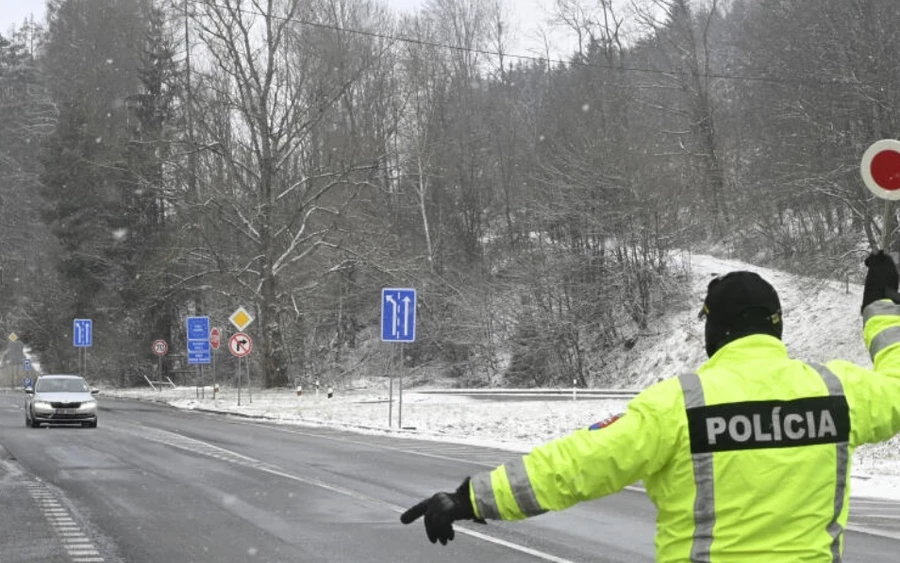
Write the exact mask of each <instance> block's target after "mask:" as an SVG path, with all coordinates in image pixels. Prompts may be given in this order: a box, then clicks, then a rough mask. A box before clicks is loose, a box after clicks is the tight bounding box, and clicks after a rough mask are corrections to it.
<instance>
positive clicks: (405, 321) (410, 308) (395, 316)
mask: <svg viewBox="0 0 900 563" xmlns="http://www.w3.org/2000/svg"><path fill="white" fill-rule="evenodd" d="M381 340H382V342H399V343H400V365H399V367H398V369H397V371H398V376H399V377H398V382H397V401H398V403H397V426H398V427H399V428H403V343H404V342H415V340H416V290H415V289H410V288H388V287H386V288H383V289H382V290H381ZM389 384H390V387H391V397H390V400H389V401H388V404H389V406H388V426H391V419H392V415H391V410H392V407H393V404H394V398H393V389H394V384H393V377H391V380H390V383H389Z"/></svg>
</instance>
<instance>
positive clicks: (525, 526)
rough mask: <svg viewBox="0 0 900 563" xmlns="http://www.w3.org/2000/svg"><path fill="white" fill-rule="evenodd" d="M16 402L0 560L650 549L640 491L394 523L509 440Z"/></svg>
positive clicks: (602, 561)
mask: <svg viewBox="0 0 900 563" xmlns="http://www.w3.org/2000/svg"><path fill="white" fill-rule="evenodd" d="M22 402H23V398H22V395H21V394H19V393H9V394H0V561H3V562H4V563H18V562H38V561H39V562H69V561H71V562H73V563H105V562H119V561H122V562H128V563H144V562H147V563H150V562H191V561H196V562H216V563H219V562H223V563H224V562H244V561H247V562H263V561H265V562H300V561H302V562H319V561H322V562H324V561H328V562H336V563H351V562H353V563H357V562H361V561H366V562H421V561H429V562H451V561H453V562H459V561H469V562H477V561H491V562H501V563H503V562H513V561H516V562H521V561H553V562H557V563H564V562H570V561H571V562H597V563H607V562H632V561H633V562H650V561H652V560H653V525H654V524H653V523H654V511H653V507H652V505H651V504H650V503H649V501H648V500H647V499H646V497H645V496H644V495H643V494H642V493H640V492H634V491H625V492H623V493H620V494H618V495H614V496H612V497H608V498H605V499H601V500H599V501H596V502H593V503H590V504H588V505H582V506H579V507H575V508H573V509H571V510H569V511H566V512H563V513H557V514H548V515H543V516H540V517H538V518H535V519H532V520H529V521H527V522H520V523H493V522H492V523H490V524H488V525H486V526H483V525H476V524H470V525H467V526H461V527H458V534H457V539H456V541H454V542H452V543H451V544H450V545H449V546H447V547H442V546H434V545H432V544H430V543H428V541H427V540H426V539H425V536H424V533H423V530H422V526H421V524H420V523H418V522H417V523H416V524H414V525H411V526H403V525H401V524H400V523H399V520H398V516H399V514H400V512H402V510H404V509H405V508H406V507H408V506H409V505H411V504H412V503H414V502H416V501H418V500H419V499H420V498H421V497H422V496H423V495H425V494H429V493H431V492H433V491H435V490H438V489H452V488H455V486H456V485H457V484H458V482H459V481H460V480H461V479H462V478H463V477H465V476H466V475H469V474H471V473H473V472H475V471H479V470H481V469H483V468H486V467H491V466H493V465H496V464H497V463H501V462H502V461H504V460H506V459H508V458H509V457H510V454H509V453H508V452H502V451H497V450H490V449H484V448H477V447H472V446H461V445H454V444H448V443H437V442H429V441H419V440H412V439H403V438H395V437H388V436H371V435H359V434H353V433H349V432H342V431H336V430H330V429H318V428H303V427H296V426H286V425H285V426H281V425H276V424H270V423H261V422H255V421H249V420H241V419H236V418H231V417H222V416H218V415H209V414H202V413H195V412H182V411H178V410H175V409H171V408H167V407H164V406H160V405H154V404H149V403H139V402H131V401H111V400H104V399H102V398H101V412H100V425H99V428H97V429H81V428H50V429H47V428H42V429H30V428H26V427H25V423H24V413H23V411H22ZM893 508H894V507H893V506H891V507H889V508H885V506H883V505H880V504H879V505H877V506H876V507H875V508H873V511H876V512H877V514H878V515H879V517H882V516H884V515H885V514H889V513H890V510H893ZM887 522H888V523H889V525H888V528H885V529H886V530H888V531H887V532H886V533H892V532H890V531H889V527H890V525H893V524H890V523H891V522H892V519H891V518H887ZM898 537H900V535H898ZM846 546H847V547H846V550H845V556H846V557H845V561H850V562H860V563H862V562H873V561H896V552H897V550H898V548H900V542H898V541H896V540H893V539H888V538H884V537H878V536H872V535H868V534H859V533H853V532H849V533H848V534H847V537H846Z"/></svg>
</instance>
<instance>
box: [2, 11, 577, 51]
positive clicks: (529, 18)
mask: <svg viewBox="0 0 900 563" xmlns="http://www.w3.org/2000/svg"><path fill="white" fill-rule="evenodd" d="M382 2H383V3H384V4H387V5H388V6H390V7H391V8H393V9H394V10H396V11H398V12H400V11H405V12H414V11H416V10H418V9H420V8H421V7H422V6H424V5H425V4H426V2H427V0H382ZM505 5H506V7H507V10H508V13H509V14H510V15H511V16H512V18H511V19H512V20H513V24H514V26H516V28H517V29H514V31H513V32H514V34H515V36H516V37H517V43H516V47H515V51H516V52H520V53H527V54H531V53H534V52H542V51H543V47H542V46H541V40H540V39H539V37H540V35H539V30H540V29H545V30H547V31H548V32H549V31H550V30H549V28H548V25H547V20H548V18H549V17H550V16H549V10H550V9H551V8H552V6H553V0H516V1H515V2H511V1H509V0H507V1H506V3H505ZM512 6H515V8H512ZM45 12H46V10H45V0H4V1H3V2H0V33H2V34H4V35H6V34H7V32H8V31H9V30H10V28H11V27H12V26H13V25H17V24H20V23H21V22H22V21H23V20H24V19H25V18H27V17H28V16H29V15H34V18H35V19H36V20H38V21H41V20H43V19H44V15H45ZM550 35H551V37H552V40H551V41H552V46H553V47H554V49H553V50H554V52H555V53H556V55H555V56H564V55H563V54H564V53H567V52H571V50H572V49H571V46H572V45H574V43H572V42H571V41H570V40H569V38H568V37H567V36H568V34H567V33H565V32H563V31H561V30H554V31H553V33H552V34H550ZM564 47H565V48H564Z"/></svg>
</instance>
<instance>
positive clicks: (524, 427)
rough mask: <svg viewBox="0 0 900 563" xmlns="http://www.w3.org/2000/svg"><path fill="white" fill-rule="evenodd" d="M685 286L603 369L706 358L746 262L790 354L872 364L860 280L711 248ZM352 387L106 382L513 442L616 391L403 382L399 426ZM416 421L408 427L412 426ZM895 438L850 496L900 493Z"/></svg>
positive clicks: (245, 408) (582, 412)
mask: <svg viewBox="0 0 900 563" xmlns="http://www.w3.org/2000/svg"><path fill="white" fill-rule="evenodd" d="M689 266H690V270H691V272H692V281H693V295H692V298H691V302H690V303H688V304H686V305H687V307H686V309H685V311H684V312H683V313H679V314H676V315H671V316H667V317H664V318H661V319H658V320H657V321H656V322H655V323H654V325H655V332H654V334H651V335H648V336H645V337H642V338H641V339H640V340H639V341H638V343H637V345H636V346H634V348H632V349H631V350H630V351H629V352H627V354H624V355H623V356H621V357H619V358H615V359H613V360H611V361H610V364H609V366H608V369H619V370H621V374H622V378H621V380H622V381H623V384H624V385H625V386H626V387H628V388H637V389H640V388H643V387H646V386H647V385H650V384H652V383H653V382H654V381H657V380H659V379H661V378H666V377H671V376H673V375H677V374H678V373H681V372H682V371H686V370H693V369H695V368H696V367H697V366H698V365H700V363H702V362H703V361H704V360H705V359H706V356H705V353H704V350H703V325H702V323H701V322H699V321H697V320H696V314H697V311H698V310H699V308H700V304H701V303H702V300H703V296H704V295H705V293H706V285H707V283H708V281H709V279H710V278H711V277H712V276H713V275H715V274H721V273H725V272H729V271H732V270H751V271H755V272H757V273H759V274H760V275H761V276H763V277H764V278H765V279H767V280H768V281H769V282H770V283H772V285H773V286H775V289H776V290H777V291H778V293H779V295H780V297H781V304H782V308H783V310H784V323H785V331H784V340H785V343H786V344H787V347H788V350H789V351H790V352H791V354H792V355H793V356H794V357H797V358H801V359H804V360H807V361H817V362H825V361H828V360H830V359H844V360H849V361H852V362H855V363H857V364H860V365H863V366H867V367H871V361H870V359H869V357H868V353H867V352H866V350H865V347H864V345H863V343H862V334H861V333H862V319H861V317H860V313H859V307H860V301H861V298H862V287H861V286H859V285H856V284H849V285H847V284H845V283H839V282H826V281H822V280H818V279H812V278H804V277H800V276H794V275H790V274H785V273H784V272H779V271H775V270H770V269H766V268H759V267H756V266H751V265H748V264H745V263H742V262H738V261H733V260H721V259H717V258H713V257H710V256H701V255H693V256H691V257H690V264H689ZM354 387H355V388H354V389H352V390H342V389H337V390H335V394H334V397H333V398H331V399H329V398H327V397H326V389H324V388H323V389H320V391H319V394H316V393H315V392H314V391H313V390H310V389H304V390H303V395H302V396H297V394H296V392H295V390H293V389H290V390H267V391H261V390H258V389H254V390H253V394H252V401H251V397H250V396H249V394H248V393H247V390H246V389H244V390H243V392H242V393H241V405H238V404H237V403H238V396H237V390H236V389H233V388H223V389H222V390H221V392H220V393H218V394H217V397H216V398H215V400H214V399H213V394H212V391H211V389H210V388H206V389H203V390H202V394H201V392H200V390H199V389H197V388H194V387H190V388H184V387H182V388H176V389H161V390H159V391H153V390H151V389H149V388H138V389H118V390H105V391H104V392H105V393H106V394H109V395H114V396H120V397H131V398H141V399H151V400H159V401H164V402H167V403H169V404H172V405H174V406H176V407H179V408H185V409H211V410H218V411H223V412H230V413H235V414H241V415H246V416H258V417H264V418H267V419H271V420H273V421H278V422H280V423H284V424H305V425H327V426H338V427H351V428H354V429H356V430H358V431H360V432H373V433H386V432H392V433H396V434H397V435H398V436H408V437H414V438H419V439H433V440H442V441H454V442H464V443H470V444H480V445H487V446H493V447H501V448H506V449H509V450H512V451H527V450H528V449H529V448H531V447H533V446H535V445H537V444H540V443H541V442H544V441H546V440H549V439H552V438H555V437H559V436H562V435H565V434H567V433H568V432H570V431H572V430H574V429H576V428H581V427H585V426H588V425H590V424H592V423H593V422H596V421H598V420H601V419H603V418H606V417H607V416H609V415H611V414H615V413H618V412H622V411H623V410H624V408H625V404H626V403H625V401H622V400H583V399H578V400H574V401H573V400H553V401H488V400H480V399H469V398H465V397H458V396H436V395H429V394H425V393H421V392H417V391H421V390H413V391H404V393H403V403H402V426H403V427H404V428H409V429H406V430H404V429H399V428H397V424H398V414H399V413H398V411H399V410H400V405H399V403H398V401H397V395H396V389H395V391H394V397H393V398H394V402H393V407H392V408H391V409H390V411H391V414H392V415H393V418H392V421H391V422H392V424H391V426H389V419H388V416H389V405H390V403H389V401H388V397H389V391H388V388H387V383H386V382H385V381H383V380H378V381H374V382H373V381H362V380H360V381H356V382H354ZM413 428H414V429H413ZM898 450H900V439H897V438H895V439H893V440H891V441H889V442H886V443H883V444H877V445H869V446H864V447H861V448H859V449H858V450H857V452H856V454H855V456H854V459H853V468H852V472H853V483H852V489H851V490H852V493H853V495H854V496H865V497H881V498H892V499H898V500H900V451H898Z"/></svg>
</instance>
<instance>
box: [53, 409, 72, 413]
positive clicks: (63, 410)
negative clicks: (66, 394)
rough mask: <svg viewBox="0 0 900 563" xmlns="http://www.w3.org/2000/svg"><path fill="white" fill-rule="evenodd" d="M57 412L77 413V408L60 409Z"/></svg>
mask: <svg viewBox="0 0 900 563" xmlns="http://www.w3.org/2000/svg"><path fill="white" fill-rule="evenodd" d="M56 412H57V414H75V409H59V410H57V411H56Z"/></svg>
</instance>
